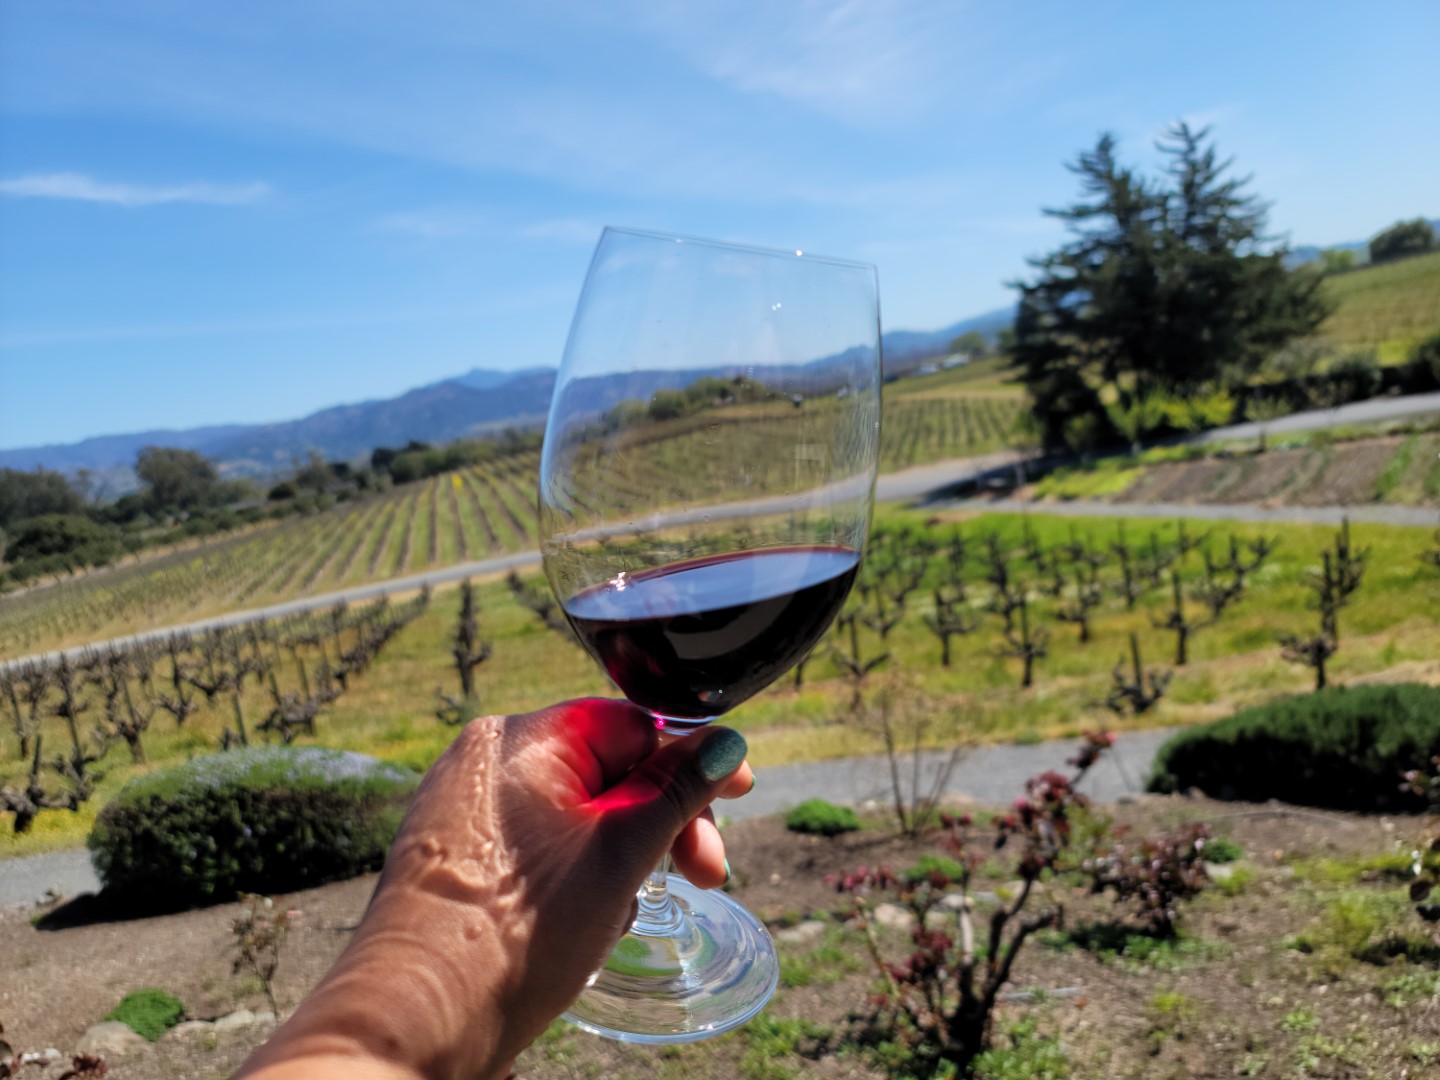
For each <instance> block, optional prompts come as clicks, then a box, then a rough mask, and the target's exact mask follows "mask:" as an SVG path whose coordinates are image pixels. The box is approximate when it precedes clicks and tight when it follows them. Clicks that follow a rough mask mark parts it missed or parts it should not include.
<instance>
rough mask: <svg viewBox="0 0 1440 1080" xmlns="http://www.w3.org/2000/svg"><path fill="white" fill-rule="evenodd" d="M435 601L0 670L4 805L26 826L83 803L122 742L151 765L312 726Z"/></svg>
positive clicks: (258, 623) (287, 738) (290, 737)
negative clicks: (5, 730) (4, 736)
mask: <svg viewBox="0 0 1440 1080" xmlns="http://www.w3.org/2000/svg"><path fill="white" fill-rule="evenodd" d="M429 603H430V594H429V592H428V591H425V592H421V593H420V594H419V595H418V596H416V597H415V598H414V599H412V600H409V601H407V602H405V603H403V604H391V603H390V602H389V601H387V600H380V601H377V602H375V603H372V604H369V605H367V606H365V607H361V608H356V609H351V608H349V607H347V606H346V605H344V604H339V605H336V606H334V607H332V608H330V609H328V610H326V611H321V612H312V613H307V614H305V615H301V616H292V617H289V618H285V619H262V620H254V621H252V622H249V623H247V624H245V626H244V627H232V628H228V629H224V630H213V631H210V632H207V633H205V634H200V635H191V634H180V633H177V634H172V635H170V636H169V637H168V638H166V639H165V640H163V641H151V642H146V643H143V644H135V645H130V646H126V647H120V648H116V647H112V648H105V649H87V650H86V651H85V652H84V653H83V654H81V655H80V656H79V657H78V658H77V659H73V660H72V659H71V658H69V657H68V656H65V655H61V656H59V657H57V658H56V659H54V660H48V661H27V662H26V663H24V664H21V665H18V666H16V667H13V668H11V669H8V670H6V671H4V672H0V712H3V714H4V718H5V727H8V728H9V732H8V736H9V737H8V738H7V739H6V740H5V741H4V743H3V745H0V772H3V774H4V778H5V780H6V781H7V782H5V783H0V811H3V812H8V813H9V814H10V815H11V819H12V823H13V829H14V832H15V833H16V834H23V833H26V832H29V831H30V828H31V826H32V825H34V823H35V821H36V819H37V818H38V817H39V816H40V814H41V813H42V812H43V811H45V810H69V811H72V812H75V811H80V810H81V809H82V808H83V807H85V806H86V804H87V803H89V802H90V800H91V798H92V797H93V796H95V795H96V793H97V790H99V789H100V786H101V785H102V784H103V783H104V781H105V780H106V777H107V776H109V775H110V774H112V773H114V771H115V769H114V765H113V763H112V762H110V761H108V760H107V759H108V758H109V757H110V756H111V751H112V749H113V748H114V747H116V746H117V745H119V744H123V745H124V746H125V747H126V749H127V750H128V752H129V758H130V764H131V765H134V766H144V765H147V764H149V762H150V760H151V758H152V757H156V758H159V759H162V760H163V759H165V758H175V757H179V756H188V755H190V754H193V753H195V752H196V751H201V750H204V749H207V748H210V747H214V746H218V747H219V748H220V749H224V750H228V749H231V748H232V747H242V746H249V745H250V744H251V742H252V740H254V741H260V740H264V741H278V742H282V743H287V744H288V743H291V742H293V741H295V740H296V739H297V738H300V737H302V736H313V735H314V734H315V722H316V720H317V718H318V717H319V716H320V715H321V713H322V712H324V711H325V710H327V709H328V708H329V707H330V706H332V705H333V704H334V703H335V702H336V701H337V700H339V698H340V697H341V696H342V695H343V694H344V693H345V692H346V691H347V690H349V689H350V688H351V686H352V679H354V678H356V677H358V676H360V675H361V674H363V673H364V672H365V671H366V670H367V669H368V668H369V667H370V665H371V664H372V663H374V661H375V660H376V659H377V658H378V657H379V655H380V653H381V651H382V650H383V649H384V648H385V647H386V645H387V644H389V642H390V641H391V639H392V638H394V637H395V635H396V634H398V633H400V631H402V630H403V629H405V627H406V626H408V625H409V624H410V623H412V622H414V621H415V619H416V618H418V617H419V616H420V615H421V614H422V613H423V612H424V611H425V610H426V608H427V607H428V606H429ZM161 718H164V719H165V720H166V721H167V722H166V723H165V724H163V725H162V724H160V723H159V721H160V719H161ZM112 787H113V784H112Z"/></svg>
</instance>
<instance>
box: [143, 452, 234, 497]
mask: <svg viewBox="0 0 1440 1080" xmlns="http://www.w3.org/2000/svg"><path fill="white" fill-rule="evenodd" d="M135 473H136V475H137V476H139V477H140V482H141V483H142V484H143V485H144V486H145V489H146V490H145V502H146V505H147V506H148V508H149V509H150V511H151V512H152V513H155V512H162V511H177V510H178V511H185V510H198V509H203V508H204V507H207V506H216V505H218V504H219V503H221V502H222V501H223V500H224V488H223V487H222V485H221V483H220V473H219V470H217V469H216V468H215V465H214V463H213V462H211V461H210V460H208V459H207V458H205V457H203V456H202V455H200V454H197V453H196V452H195V451H194V450H180V449H176V448H174V447H166V446H146V447H143V448H142V449H141V451H140V454H139V456H138V457H137V458H136V459H135Z"/></svg>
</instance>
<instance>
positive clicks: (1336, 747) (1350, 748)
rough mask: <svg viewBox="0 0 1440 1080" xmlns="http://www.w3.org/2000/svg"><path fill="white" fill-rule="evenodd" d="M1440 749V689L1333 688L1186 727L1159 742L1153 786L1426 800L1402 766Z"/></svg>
mask: <svg viewBox="0 0 1440 1080" xmlns="http://www.w3.org/2000/svg"><path fill="white" fill-rule="evenodd" d="M1436 754H1440V688H1436V687H1432V686H1422V685H1418V684H1413V683H1401V684H1396V685H1393V686H1357V687H1349V688H1347V687H1333V688H1330V689H1327V690H1322V691H1320V692H1318V693H1314V694H1304V695H1301V696H1298V697H1290V698H1281V699H1280V700H1278V701H1273V702H1270V703H1269V704H1266V705H1261V706H1257V707H1255V708H1251V709H1245V710H1243V711H1241V712H1238V713H1236V714H1235V715H1234V716H1231V717H1229V718H1227V719H1225V720H1220V721H1217V722H1216V723H1213V724H1207V725H1204V726H1202V727H1196V728H1192V729H1190V730H1188V731H1183V732H1181V733H1180V734H1178V735H1176V736H1175V737H1174V738H1172V739H1171V740H1170V741H1169V742H1167V743H1166V744H1165V745H1164V746H1163V747H1161V749H1160V753H1159V754H1158V755H1157V756H1156V759H1155V770H1154V772H1153V774H1152V775H1151V778H1150V790H1151V791H1161V792H1172V791H1184V790H1185V789H1186V788H1192V787H1194V788H1199V789H1200V790H1201V791H1204V792H1205V793H1206V794H1208V795H1212V796H1215V797H1217V798H1221V799H1244V800H1248V801H1251V802H1264V801H1266V800H1269V799H1279V800H1281V801H1282V802H1289V803H1297V804H1300V805H1304V806H1322V807H1328V808H1331V809H1336V810H1411V811H1420V810H1424V809H1425V801H1424V800H1423V799H1422V798H1421V797H1420V796H1418V795H1415V794H1413V793H1411V792H1407V791H1402V790H1401V774H1403V773H1404V772H1405V771H1406V770H1409V769H1415V768H1421V767H1424V766H1426V765H1427V764H1428V763H1429V761H1430V759H1431V758H1432V757H1433V756H1434V755H1436Z"/></svg>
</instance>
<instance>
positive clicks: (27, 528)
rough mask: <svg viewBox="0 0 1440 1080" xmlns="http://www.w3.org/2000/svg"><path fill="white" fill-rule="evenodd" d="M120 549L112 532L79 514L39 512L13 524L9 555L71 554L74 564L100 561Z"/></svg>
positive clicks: (24, 557) (35, 556)
mask: <svg viewBox="0 0 1440 1080" xmlns="http://www.w3.org/2000/svg"><path fill="white" fill-rule="evenodd" d="M119 550H120V544H119V541H118V540H117V539H116V537H115V534H114V533H113V532H111V531H110V530H109V529H107V528H106V527H105V526H104V525H100V524H97V523H96V522H94V521H91V520H90V519H89V518H87V517H85V516H84V515H82V514H41V515H40V516H39V517H33V518H27V519H26V520H24V521H22V522H20V523H19V524H18V525H16V526H15V529H14V533H13V535H12V536H11V538H10V550H9V557H10V560H11V561H12V562H19V561H20V560H21V559H43V558H45V557H46V556H50V555H56V556H73V557H74V559H75V562H77V563H87V562H103V561H105V560H106V559H109V558H113V557H114V556H115V555H116V554H118V552H119Z"/></svg>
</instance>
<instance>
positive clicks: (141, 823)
mask: <svg viewBox="0 0 1440 1080" xmlns="http://www.w3.org/2000/svg"><path fill="white" fill-rule="evenodd" d="M417 782H418V778H417V776H416V775H415V774H414V773H413V772H411V771H410V770H408V769H404V768H401V767H399V766H395V765H386V764H382V763H381V762H378V761H376V760H375V759H374V758H370V757H366V756H365V755H364V754H355V753H348V752H344V751H339V750H326V749H321V748H318V747H305V748H295V747H278V746H277V747H261V748H254V749H248V750H235V751H230V752H228V753H224V754H216V755H212V756H209V757H202V758H196V759H195V760H193V761H190V762H187V763H185V764H183V765H178V766H173V767H171V768H168V769H162V770H160V771H157V772H154V773H150V774H149V775H146V776H141V777H137V778H136V779H133V780H131V781H130V782H129V783H128V784H126V785H125V787H124V788H123V789H121V791H120V794H119V795H117V796H116V798H115V800H114V801H113V802H111V803H110V804H109V805H108V806H106V807H105V809H104V810H102V811H101V812H100V816H99V818H98V819H97V820H96V822H95V828H94V831H93V832H91V834H90V839H89V847H90V850H91V852H92V858H93V859H94V862H95V868H96V870H97V871H98V873H99V874H100V878H101V880H102V881H103V882H104V883H105V888H106V892H107V895H109V896H111V897H112V898H115V899H118V900H120V901H122V902H124V903H130V904H135V903H140V902H143V903H144V904H145V905H146V906H148V907H152V908H153V907H157V906H159V907H165V908H177V907H184V906H190V905H195V904H202V903H217V902H220V901H224V900H229V899H232V898H233V897H234V896H236V894H238V893H240V892H259V891H265V892H286V891H290V890H294V889H300V888H307V887H310V886H313V885H319V884H322V883H323V882H327V881H337V880H340V879H343V878H347V877H354V876H355V875H356V874H360V873H364V872H365V871H367V870H373V869H376V868H378V867H379V866H380V864H381V863H382V862H383V861H384V858H385V851H386V848H387V847H388V846H389V844H390V841H391V840H392V839H394V836H395V830H396V829H397V828H398V826H399V823H400V818H401V816H402V814H403V812H404V803H405V801H406V800H407V799H408V797H409V795H410V793H411V792H412V791H413V790H414V788H415V785H416V783H417Z"/></svg>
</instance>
